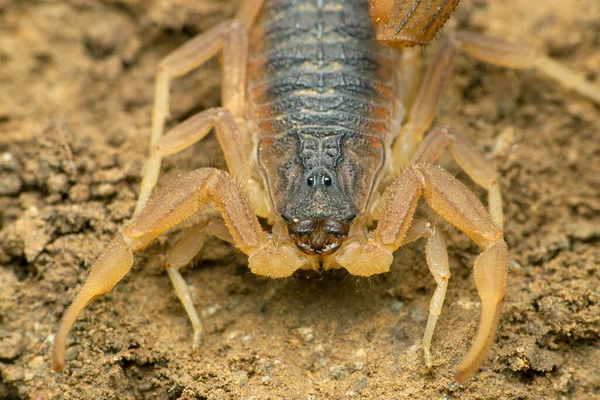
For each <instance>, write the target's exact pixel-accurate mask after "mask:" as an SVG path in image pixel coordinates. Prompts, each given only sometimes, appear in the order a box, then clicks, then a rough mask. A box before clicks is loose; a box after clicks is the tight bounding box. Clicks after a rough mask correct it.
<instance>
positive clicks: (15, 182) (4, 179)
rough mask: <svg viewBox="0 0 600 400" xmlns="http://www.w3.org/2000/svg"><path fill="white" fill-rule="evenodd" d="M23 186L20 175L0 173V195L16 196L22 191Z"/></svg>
mask: <svg viewBox="0 0 600 400" xmlns="http://www.w3.org/2000/svg"><path fill="white" fill-rule="evenodd" d="M21 187H22V182H21V179H20V178H19V176H18V175H16V174H4V173H0V196H14V195H16V194H18V193H19V192H20V191H21Z"/></svg>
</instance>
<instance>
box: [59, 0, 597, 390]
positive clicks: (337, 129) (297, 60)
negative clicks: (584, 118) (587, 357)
mask: <svg viewBox="0 0 600 400" xmlns="http://www.w3.org/2000/svg"><path fill="white" fill-rule="evenodd" d="M426 3H427V5H426V4H425V2H424V3H423V4H421V2H420V1H406V0H404V1H402V0H396V1H392V0H371V1H370V3H367V2H366V1H365V0H244V1H243V3H242V5H241V7H240V9H239V11H238V12H237V14H236V16H235V17H234V18H233V19H232V20H230V21H227V22H223V23H221V24H219V25H217V26H215V27H213V28H211V29H208V30H207V31H205V32H203V33H201V34H200V35H198V36H197V37H195V38H193V39H192V40H190V41H189V42H187V43H185V44H184V45H183V46H182V47H180V48H178V49H176V50H175V51H173V52H172V53H171V54H169V55H168V56H166V57H165V58H164V59H163V60H162V61H161V62H160V63H159V65H158V71H157V74H156V86H155V97H154V106H153V116H152V131H151V138H150V154H149V158H148V160H147V162H146V165H145V169H144V172H143V179H142V183H141V189H140V195H139V199H138V202H137V205H136V209H135V211H134V217H133V219H132V220H131V222H130V223H129V225H127V226H126V227H125V228H124V229H122V230H121V231H120V233H119V234H118V235H117V236H116V237H115V238H114V239H113V240H112V241H111V242H110V244H108V246H107V247H106V248H105V250H104V251H103V252H102V253H101V254H100V256H99V258H98V259H97V260H96V262H95V263H94V264H93V266H92V268H91V270H90V273H89V276H88V278H87V280H86V281H85V283H84V285H83V287H82V288H81V290H80V292H79V293H78V295H77V296H76V298H75V300H74V301H73V303H72V304H71V306H70V307H69V308H68V310H67V311H66V313H65V314H64V316H63V319H62V321H61V324H60V328H59V330H58V333H57V335H56V337H55V342H54V349H53V368H54V370H56V371H60V370H61V369H62V368H63V367H64V350H65V342H66V338H67V335H68V333H69V330H70V329H71V327H72V325H73V324H74V322H75V320H76V318H77V316H78V314H79V313H80V312H81V311H82V310H83V309H84V307H85V306H86V305H87V304H88V303H89V302H90V301H92V300H93V299H95V298H96V297H98V296H101V295H103V294H105V293H107V292H109V291H110V290H112V288H113V287H114V286H115V285H116V284H117V283H118V282H119V281H120V280H121V279H122V278H123V277H124V276H125V275H126V274H127V272H128V271H129V270H130V268H131V266H132V264H133V261H134V258H133V257H134V256H133V252H135V251H139V250H141V249H143V248H145V247H146V246H148V245H149V244H150V243H152V241H153V240H154V239H156V238H157V237H158V236H160V235H162V234H163V233H165V232H167V231H169V230H170V229H172V228H174V227H176V226H178V225H180V224H182V223H184V222H186V221H188V220H193V225H192V227H191V228H189V230H187V231H186V233H185V234H184V236H183V237H182V238H181V239H180V240H179V241H178V242H177V243H176V244H175V245H174V246H173V248H172V249H171V250H170V252H169V253H168V255H167V261H166V271H167V274H168V276H169V278H170V279H171V281H172V283H173V286H174V288H175V291H176V293H177V296H178V297H179V299H180V300H181V303H182V304H183V306H184V308H185V310H186V313H187V315H188V317H189V319H190V321H191V324H192V327H193V350H195V351H197V350H198V348H199V346H200V341H201V332H202V322H201V320H200V317H199V315H198V313H197V311H196V309H195V307H194V304H193V302H192V297H191V293H190V289H189V287H188V285H187V284H186V282H185V281H184V279H183V277H182V275H181V273H180V272H179V269H180V268H181V267H183V266H185V265H187V264H188V263H189V262H190V261H191V260H192V259H193V258H194V256H195V255H196V254H197V253H198V252H200V251H201V249H202V247H203V244H204V240H205V238H206V237H207V236H209V235H213V236H216V237H218V238H220V239H222V240H225V241H228V242H230V243H232V244H233V245H235V246H236V247H237V248H238V249H239V250H240V251H241V252H243V253H245V254H246V255H247V256H248V264H249V269H250V271H251V272H253V273H254V274H257V275H263V276H266V277H270V278H284V277H289V276H291V275H292V274H294V272H296V271H297V270H320V269H324V270H330V269H340V268H343V269H345V270H346V271H347V272H348V273H350V274H352V275H356V276H363V277H367V276H371V275H375V274H382V273H386V272H388V271H389V270H390V265H391V263H392V259H393V253H394V252H395V250H396V249H398V248H399V247H400V246H404V245H406V244H408V243H411V242H414V241H416V240H418V239H421V238H423V239H425V241H426V243H425V253H426V260H427V264H428V267H429V270H430V272H431V274H432V275H433V277H434V279H435V281H436V283H437V287H436V289H435V292H434V294H433V297H432V299H431V303H430V308H429V316H428V320H427V324H426V328H425V333H424V336H423V340H422V350H423V354H424V362H425V365H426V367H427V369H428V370H431V369H432V356H431V351H430V349H431V341H432V337H433V334H434V329H435V325H436V322H437V320H438V317H439V315H440V313H441V310H442V305H443V302H444V297H445V294H446V289H447V287H448V282H449V279H450V275H451V274H450V268H449V262H448V254H447V250H446V244H445V241H444V238H443V236H442V232H441V231H440V229H439V228H438V227H437V226H436V225H435V224H434V223H433V222H431V221H428V220H426V219H414V218H413V217H414V214H415V212H416V209H417V205H418V203H419V201H420V199H421V198H424V199H425V203H426V205H427V206H428V207H429V208H430V209H431V210H433V211H434V212H435V213H437V214H438V215H439V216H441V217H442V218H443V219H444V220H446V221H448V222H449V223H450V224H452V225H454V226H455V227H456V228H458V229H459V230H460V231H462V232H464V233H465V234H466V235H467V236H468V237H469V238H470V239H471V240H473V242H475V244H476V245H477V246H478V247H479V248H481V253H480V254H479V255H478V256H477V258H476V259H475V261H474V277H475V285H476V287H477V292H478V295H479V297H480V299H481V318H480V321H479V327H478V331H477V334H476V336H475V338H474V340H473V342H472V345H471V347H470V349H469V351H468V353H467V355H466V356H465V357H464V358H463V360H462V361H461V363H460V364H459V365H458V373H457V375H456V380H457V381H458V382H463V381H465V380H467V379H469V378H471V377H472V376H473V375H474V374H475V372H476V371H477V370H478V368H479V367H480V366H481V364H482V363H483V362H484V360H485V357H486V355H487V354H488V352H489V350H490V348H491V346H492V343H493V339H494V336H495V333H496V330H497V327H498V324H499V319H500V314H501V308H502V304H503V301H504V298H505V295H506V284H507V275H508V249H507V245H506V242H505V241H504V238H503V231H502V226H503V222H504V221H503V220H504V217H503V212H502V197H501V192H500V188H499V184H498V173H497V171H496V169H495V168H494V167H493V166H492V165H491V164H490V163H489V162H488V161H487V160H486V158H485V157H484V155H483V154H482V153H481V152H480V151H479V150H478V149H477V148H476V147H475V146H474V145H473V144H471V143H469V142H468V141H467V140H465V139H464V138H463V136H462V135H461V133H460V132H459V131H457V130H455V129H452V128H451V127H444V126H437V127H433V128H432V122H433V118H434V115H435V113H436V108H437V104H438V101H439V99H440V95H441V93H442V89H443V87H444V84H445V82H446V81H447V80H448V79H449V77H450V75H451V69H452V65H453V63H454V62H455V59H456V56H457V54H458V52H459V51H464V52H466V53H468V54H469V55H471V56H472V57H474V58H476V59H478V60H482V61H485V62H488V63H491V64H494V65H498V66H504V67H508V68H514V69H537V70H539V71H541V72H543V73H545V74H547V75H549V76H550V77H551V78H552V79H554V80H556V81H557V82H558V83H559V84H561V85H563V86H564V87H566V88H571V89H574V90H575V91H577V92H579V93H581V94H582V95H584V96H586V97H588V98H591V99H592V100H594V101H596V102H598V103H600V89H599V88H597V87H595V86H593V85H592V84H591V83H589V82H587V81H586V80H585V79H583V78H580V77H579V76H577V75H576V74H575V73H574V72H572V71H570V70H568V69H566V68H565V67H563V66H562V65H560V64H558V63H557V62H555V61H553V60H552V59H550V58H548V57H546V56H545V55H543V54H541V53H539V52H537V51H535V50H533V49H532V48H529V47H525V46H521V45H517V44H512V43H509V42H506V41H504V40H501V39H497V38H491V37H487V36H484V35H480V34H473V33H455V34H451V35H449V36H447V37H446V38H445V39H444V40H443V41H442V42H441V43H440V45H439V50H438V51H437V54H436V55H435V56H434V57H433V59H432V60H431V61H430V63H429V66H428V68H427V69H426V72H425V74H424V77H423V79H422V80H421V81H419V73H418V70H419V68H418V66H419V63H420V54H419V51H418V49H410V48H404V49H399V48H400V47H403V46H411V45H424V44H426V43H427V42H428V41H429V40H431V38H432V37H433V36H434V35H435V33H436V32H437V31H438V30H439V28H440V27H441V25H442V24H443V22H444V21H445V19H447V18H448V16H449V15H450V13H451V12H452V10H453V9H454V7H455V6H456V4H457V3H458V0H455V1H441V0H432V1H429V2H426ZM432 5H433V6H432ZM417 11H420V12H421V14H418V13H417ZM418 15H420V16H418ZM390 46H391V47H390ZM219 53H220V54H221V55H222V61H223V63H222V64H223V72H222V74H223V75H222V76H223V78H222V106H221V107H216V108H211V109H207V110H204V111H201V112H199V113H198V114H196V115H194V116H192V117H190V118H189V119H187V120H185V121H184V122H182V123H180V124H179V125H177V126H175V127H174V128H172V129H170V130H169V131H168V132H166V133H165V134H163V133H164V130H165V128H164V127H165V122H166V120H167V118H168V114H169V89H170V85H171V82H172V80H173V79H176V78H177V77H180V76H183V75H185V74H186V73H188V72H190V71H191V70H193V69H196V68H198V67H199V66H200V65H202V64H203V63H205V62H206V61H207V60H208V59H210V58H212V57H213V56H215V55H217V54H219ZM213 128H214V131H215V132H216V136H217V139H218V141H219V143H220V146H221V149H222V151H223V154H224V157H225V161H226V164H227V168H228V170H229V172H225V171H222V170H218V169H214V168H201V169H198V170H195V171H192V172H189V173H185V174H181V175H180V176H179V177H178V178H177V179H175V180H174V181H173V182H170V183H169V184H167V185H166V186H165V187H164V188H163V189H162V190H158V191H157V192H156V193H155V194H154V195H153V196H152V197H151V193H152V191H153V188H154V186H155V185H156V183H157V180H158V176H159V171H160V165H161V160H162V159H163V158H164V157H167V156H169V155H172V154H175V153H177V152H179V151H181V150H183V149H185V148H187V147H189V146H191V145H192V144H194V143H196V142H198V141H200V140H202V139H203V138H204V137H205V136H206V135H207V134H208V133H209V132H210V131H211V130H213ZM425 132H429V133H428V134H427V135H424V134H425ZM446 150H449V151H450V153H451V154H452V156H453V157H454V159H455V160H456V161H457V163H458V165H459V166H460V167H461V168H462V169H463V170H464V171H465V172H466V174H467V175H468V176H469V177H470V178H471V179H472V180H473V181H474V182H475V183H476V184H477V185H479V186H481V187H483V188H484V189H485V190H486V191H487V196H488V201H487V203H488V207H487V209H486V208H485V207H484V205H483V204H482V203H481V202H480V200H479V199H478V198H477V197H476V196H475V194H473V193H472V192H471V191H470V190H469V189H467V187H466V186H465V185H463V184H462V183H461V182H459V181H458V180H457V179H456V178H455V177H454V176H453V175H451V174H450V173H448V172H446V171H445V170H443V169H442V168H441V167H439V166H436V165H435V162H436V160H437V159H438V157H440V155H441V154H442V153H443V152H444V151H446ZM263 226H268V227H270V230H269V229H267V230H264V229H263Z"/></svg>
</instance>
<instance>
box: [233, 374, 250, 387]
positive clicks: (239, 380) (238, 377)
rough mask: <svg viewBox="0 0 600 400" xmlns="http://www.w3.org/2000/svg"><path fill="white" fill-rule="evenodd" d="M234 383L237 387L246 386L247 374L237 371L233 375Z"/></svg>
mask: <svg viewBox="0 0 600 400" xmlns="http://www.w3.org/2000/svg"><path fill="white" fill-rule="evenodd" d="M234 379H235V383H236V384H237V385H238V386H239V387H243V386H246V384H247V383H248V374H247V373H246V372H245V371H237V372H236V373H235V375H234Z"/></svg>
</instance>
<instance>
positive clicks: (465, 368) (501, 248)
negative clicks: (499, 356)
mask: <svg viewBox="0 0 600 400" xmlns="http://www.w3.org/2000/svg"><path fill="white" fill-rule="evenodd" d="M474 275H475V284H476V285H477V292H478V293H479V297H480V298H481V304H482V306H481V321H480V323H479V329H478V331H477V336H476V337H475V340H474V341H473V345H472V346H471V349H470V350H469V352H468V353H467V355H466V356H465V358H464V359H463V360H462V362H461V363H460V365H459V366H458V374H457V376H456V381H457V382H464V381H466V380H467V379H469V378H471V377H472V376H473V375H474V374H475V372H477V369H479V367H480V366H481V364H482V363H483V360H484V359H485V357H486V355H487V354H488V352H489V350H490V347H491V346H492V343H493V341H494V336H495V335H496V329H497V328H498V322H499V320H500V312H501V309H502V303H503V302H504V297H505V296H506V280H507V276H508V249H507V247H506V243H505V242H504V241H503V240H499V241H497V242H495V243H493V244H492V245H491V246H490V247H488V248H487V249H486V250H485V251H484V252H483V253H481V254H480V255H479V256H478V257H477V259H476V260H475V269H474Z"/></svg>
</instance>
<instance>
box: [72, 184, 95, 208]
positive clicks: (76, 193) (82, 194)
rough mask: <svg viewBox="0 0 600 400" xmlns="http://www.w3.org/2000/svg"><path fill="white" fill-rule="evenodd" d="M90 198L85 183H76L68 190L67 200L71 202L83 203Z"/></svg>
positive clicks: (88, 189)
mask: <svg viewBox="0 0 600 400" xmlns="http://www.w3.org/2000/svg"><path fill="white" fill-rule="evenodd" d="M89 199H90V188H89V186H87V185H84V184H81V183H78V184H76V185H74V186H73V187H72V188H71V190H69V200H71V201H72V202H73V203H85V202H86V201H88V200H89Z"/></svg>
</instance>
